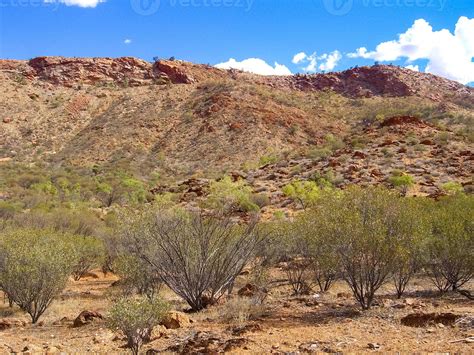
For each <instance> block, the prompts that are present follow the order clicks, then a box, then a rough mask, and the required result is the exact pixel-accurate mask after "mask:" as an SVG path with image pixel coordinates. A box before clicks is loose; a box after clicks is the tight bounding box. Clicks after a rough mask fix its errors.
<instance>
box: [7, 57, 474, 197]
mask: <svg viewBox="0 0 474 355" xmlns="http://www.w3.org/2000/svg"><path fill="white" fill-rule="evenodd" d="M0 91H1V92H2V95H1V98H0V161H7V160H12V161H18V162H31V161H37V160H38V159H39V160H41V161H46V162H50V163H54V164H73V165H76V166H86V167H92V166H94V165H102V166H104V167H109V168H111V169H118V168H124V169H130V170H133V171H136V172H139V173H140V174H142V175H144V176H146V175H148V174H150V173H151V172H159V174H160V175H161V176H162V177H163V179H164V181H169V182H170V183H172V182H174V181H176V180H178V179H185V178H189V177H192V176H194V177H196V176H205V177H209V176H211V177H216V176H220V175H222V174H223V173H226V172H229V171H232V170H245V171H247V172H248V176H256V177H255V178H253V180H252V179H251V178H250V180H251V181H250V182H251V183H252V184H253V185H254V186H255V187H256V188H261V186H260V185H265V184H266V185H265V186H267V185H271V186H270V187H268V188H270V189H273V188H275V189H276V190H277V187H278V186H279V185H281V184H284V183H286V182H288V181H290V180H291V179H295V178H308V177H310V176H311V175H312V174H314V173H320V174H327V173H328V172H330V173H331V174H333V176H335V177H337V179H339V180H342V182H341V183H342V184H347V183H351V182H352V183H358V184H371V183H380V182H386V180H387V178H388V177H389V175H390V174H391V172H392V170H394V169H398V170H401V171H406V172H409V173H411V174H413V175H414V176H415V177H416V178H417V179H418V182H419V183H420V186H421V187H420V188H421V190H420V191H421V192H423V193H427V194H430V193H435V192H436V191H435V190H436V189H439V185H440V184H442V183H444V182H447V181H451V180H453V181H459V182H462V183H463V184H465V185H468V184H471V183H472V174H473V172H474V171H473V164H474V160H473V125H474V124H473V116H474V89H473V88H469V87H466V86H463V85H461V84H458V83H456V82H453V81H450V80H447V79H443V78H440V77H436V76H434V75H430V74H425V73H418V72H414V71H411V70H408V69H404V68H398V67H395V66H373V67H360V68H354V69H351V70H347V71H344V72H338V73H328V74H315V75H295V76H285V77H263V76H258V75H253V74H249V73H244V72H240V71H236V70H230V71H225V70H220V69H216V68H213V67H211V66H208V65H197V64H192V63H187V62H182V61H160V62H156V63H154V64H152V63H148V62H146V61H143V60H140V59H136V58H117V59H112V58H62V57H40V58H34V59H32V60H30V61H12V60H0ZM399 116H400V117H414V118H416V120H415V121H413V120H408V121H404V120H401V121H400V122H399V123H398V124H397V125H394V126H383V124H382V123H383V122H385V121H386V120H388V119H390V118H391V117H399ZM414 122H415V123H414ZM417 122H418V123H417ZM267 163H273V164H267ZM262 165H265V168H264V169H263V170H262V169H260V167H261V166H262ZM270 174H272V175H271V176H270V177H271V178H270V177H269V176H268V175H270ZM269 181H270V182H271V183H270V182H269ZM258 186H260V187H258ZM278 188H279V187H278ZM276 190H275V191H276Z"/></svg>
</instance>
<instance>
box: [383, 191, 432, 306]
mask: <svg viewBox="0 0 474 355" xmlns="http://www.w3.org/2000/svg"><path fill="white" fill-rule="evenodd" d="M423 202H424V201H423V200H418V199H408V198H407V199H402V200H400V203H401V204H402V206H401V208H400V211H399V213H400V218H399V222H398V224H399V229H398V238H397V245H396V250H394V255H395V258H394V271H393V274H392V279H393V284H394V286H395V289H396V292H397V297H398V298H401V297H402V295H403V293H404V292H405V289H406V287H407V285H408V283H409V282H410V280H411V278H412V277H413V275H414V274H415V272H416V271H417V270H418V269H419V268H420V267H421V266H422V265H423V262H424V257H425V250H426V242H427V236H428V235H429V227H428V221H427V218H426V217H427V216H426V213H424V212H425V207H424V206H423V204H424V203H423Z"/></svg>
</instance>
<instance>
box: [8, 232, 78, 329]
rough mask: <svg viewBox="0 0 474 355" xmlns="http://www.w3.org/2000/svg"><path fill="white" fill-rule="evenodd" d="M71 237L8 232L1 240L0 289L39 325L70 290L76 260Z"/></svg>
mask: <svg viewBox="0 0 474 355" xmlns="http://www.w3.org/2000/svg"><path fill="white" fill-rule="evenodd" d="M67 238H68V236H64V235H62V234H57V233H54V232H51V231H48V230H27V229H26V230H25V229H18V230H7V231H5V232H4V233H3V235H1V236H0V244H1V245H0V250H2V251H1V254H2V257H0V263H1V264H0V285H1V288H2V289H3V290H4V291H5V293H6V294H7V295H8V297H9V298H10V299H11V300H12V301H13V302H14V303H16V304H17V305H18V306H19V307H20V308H21V309H22V310H24V311H25V312H27V313H28V314H29V315H30V316H31V320H32V323H33V324H34V323H36V322H37V321H38V319H39V318H40V316H41V315H42V314H43V313H44V311H46V309H47V308H48V307H49V305H50V304H51V302H52V301H53V299H54V298H55V297H56V296H57V295H59V293H60V292H61V291H62V290H63V289H64V287H65V286H66V282H67V279H68V277H69V275H70V274H71V271H72V268H73V265H74V264H75V262H76V260H75V258H74V252H73V250H72V248H71V246H70V243H68V242H67V240H66V239H67Z"/></svg>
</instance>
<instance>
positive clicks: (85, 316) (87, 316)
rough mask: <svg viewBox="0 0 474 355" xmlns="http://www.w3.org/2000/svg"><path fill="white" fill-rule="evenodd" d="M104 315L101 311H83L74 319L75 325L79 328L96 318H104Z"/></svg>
mask: <svg viewBox="0 0 474 355" xmlns="http://www.w3.org/2000/svg"><path fill="white" fill-rule="evenodd" d="M103 318H104V317H103V316H102V314H100V313H99V312H94V311H82V312H81V313H80V314H79V315H78V316H77V318H76V319H74V322H73V327H74V328H78V327H82V326H85V325H87V324H90V323H92V322H93V321H95V320H99V319H103Z"/></svg>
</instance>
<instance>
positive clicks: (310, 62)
mask: <svg viewBox="0 0 474 355" xmlns="http://www.w3.org/2000/svg"><path fill="white" fill-rule="evenodd" d="M341 59H342V54H341V52H339V51H334V52H331V53H324V54H322V55H320V56H318V55H317V54H316V52H314V53H313V54H311V55H307V54H306V53H305V52H300V53H298V54H295V56H294V57H293V60H292V62H293V64H297V65H303V66H302V67H301V69H302V70H304V71H305V72H309V73H314V72H316V71H317V70H318V69H319V70H323V71H330V70H333V69H334V68H335V67H336V66H337V64H338V63H339V61H340V60H341ZM318 62H320V64H319V66H318Z"/></svg>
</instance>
